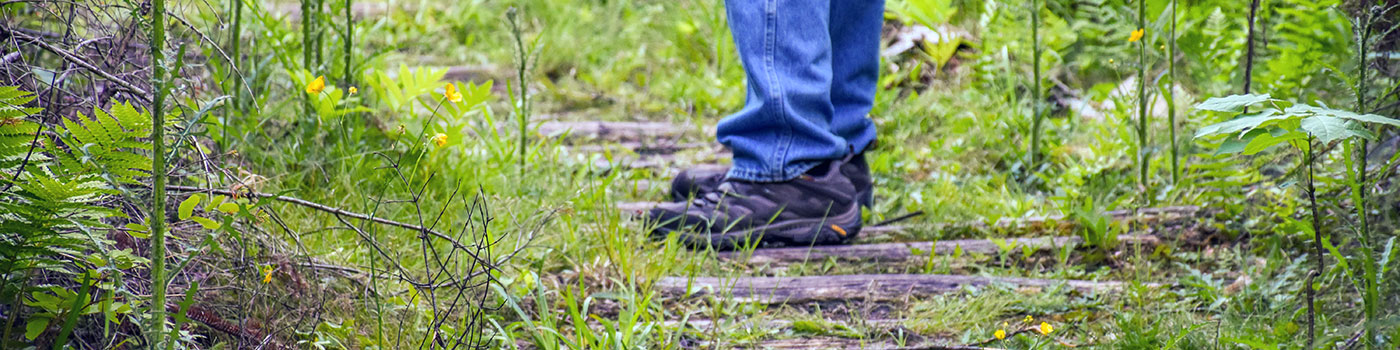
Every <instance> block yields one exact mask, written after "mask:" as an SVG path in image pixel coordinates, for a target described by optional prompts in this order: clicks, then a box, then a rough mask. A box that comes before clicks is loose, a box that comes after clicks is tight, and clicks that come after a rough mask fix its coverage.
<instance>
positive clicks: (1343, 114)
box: [1309, 106, 1400, 126]
mask: <svg viewBox="0 0 1400 350" xmlns="http://www.w3.org/2000/svg"><path fill="white" fill-rule="evenodd" d="M1309 107H1311V106H1309ZM1310 111H1311V112H1313V113H1316V114H1318V115H1327V116H1333V117H1337V118H1342V119H1348V120H1354V121H1358V122H1362V123H1372V124H1385V125H1390V126H1400V120H1395V119H1391V118H1386V117H1382V116H1379V115H1375V114H1356V113H1354V112H1351V111H1344V110H1340V109H1331V108H1318V107H1312V108H1311V109H1310Z"/></svg>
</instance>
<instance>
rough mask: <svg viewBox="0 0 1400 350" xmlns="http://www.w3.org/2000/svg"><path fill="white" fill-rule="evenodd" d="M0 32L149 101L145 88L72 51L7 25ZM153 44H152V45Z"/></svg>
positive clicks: (1, 27)
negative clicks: (32, 44) (35, 46)
mask: <svg viewBox="0 0 1400 350" xmlns="http://www.w3.org/2000/svg"><path fill="white" fill-rule="evenodd" d="M0 32H3V33H6V34H10V35H14V36H16V37H20V38H22V39H24V40H25V41H29V42H32V43H34V44H36V45H39V47H40V48H43V49H44V50H46V51H49V52H53V53H54V54H56V55H58V56H60V57H63V59H64V60H67V61H68V62H72V63H73V64H76V65H78V66H80V67H83V69H87V70H88V71H90V72H93V73H94V74H97V75H98V76H101V77H102V78H103V79H107V80H110V81H112V82H113V83H116V84H117V85H120V86H121V87H122V88H125V89H127V90H129V91H131V93H132V94H134V95H136V98H139V99H141V100H142V101H144V102H151V100H150V98H149V97H147V96H146V95H148V94H150V93H148V92H146V90H143V89H141V88H139V87H136V85H133V84H131V83H130V82H127V81H126V80H122V79H121V78H118V77H116V76H113V75H112V74H111V73H107V72H105V71H103V70H102V69H99V68H97V67H96V66H93V65H92V63H88V62H87V61H84V60H83V59H82V58H80V57H77V56H74V55H73V54H72V53H69V52H68V51H64V50H63V49H60V48H57V47H54V46H53V45H51V44H49V43H47V42H45V41H44V40H43V39H40V38H36V37H33V36H29V35H27V34H24V33H20V32H17V31H13V30H10V28H9V27H7V26H0ZM153 46H154V45H153ZM161 46H164V45H161Z"/></svg>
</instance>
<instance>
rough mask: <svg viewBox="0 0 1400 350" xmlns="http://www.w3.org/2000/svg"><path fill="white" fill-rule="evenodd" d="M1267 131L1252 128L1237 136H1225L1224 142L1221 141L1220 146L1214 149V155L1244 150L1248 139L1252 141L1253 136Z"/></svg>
mask: <svg viewBox="0 0 1400 350" xmlns="http://www.w3.org/2000/svg"><path fill="white" fill-rule="evenodd" d="M1268 133H1269V130H1267V129H1254V130H1250V131H1249V132H1246V133H1244V135H1240V136H1239V137H1231V138H1227V139H1225V142H1222V143H1221V144H1220V148H1217V149H1215V155H1222V154H1235V153H1240V152H1244V147H1245V146H1248V145H1249V142H1250V141H1253V140H1254V138H1256V137H1259V135H1265V134H1268Z"/></svg>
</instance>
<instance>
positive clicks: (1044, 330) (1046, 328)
mask: <svg viewBox="0 0 1400 350" xmlns="http://www.w3.org/2000/svg"><path fill="white" fill-rule="evenodd" d="M1037 331H1040V334H1045V335H1049V334H1050V332H1054V331H1055V327H1054V326H1051V325H1050V324H1049V323H1045V322H1041V323H1040V329H1037Z"/></svg>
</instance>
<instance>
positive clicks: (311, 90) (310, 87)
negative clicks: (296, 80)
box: [306, 75, 326, 95]
mask: <svg viewBox="0 0 1400 350" xmlns="http://www.w3.org/2000/svg"><path fill="white" fill-rule="evenodd" d="M325 89H326V76H324V75H322V76H318V77H316V80H312V81H311V83H310V84H306V93H308V94H312V95H315V94H319V93H321V90H325Z"/></svg>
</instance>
